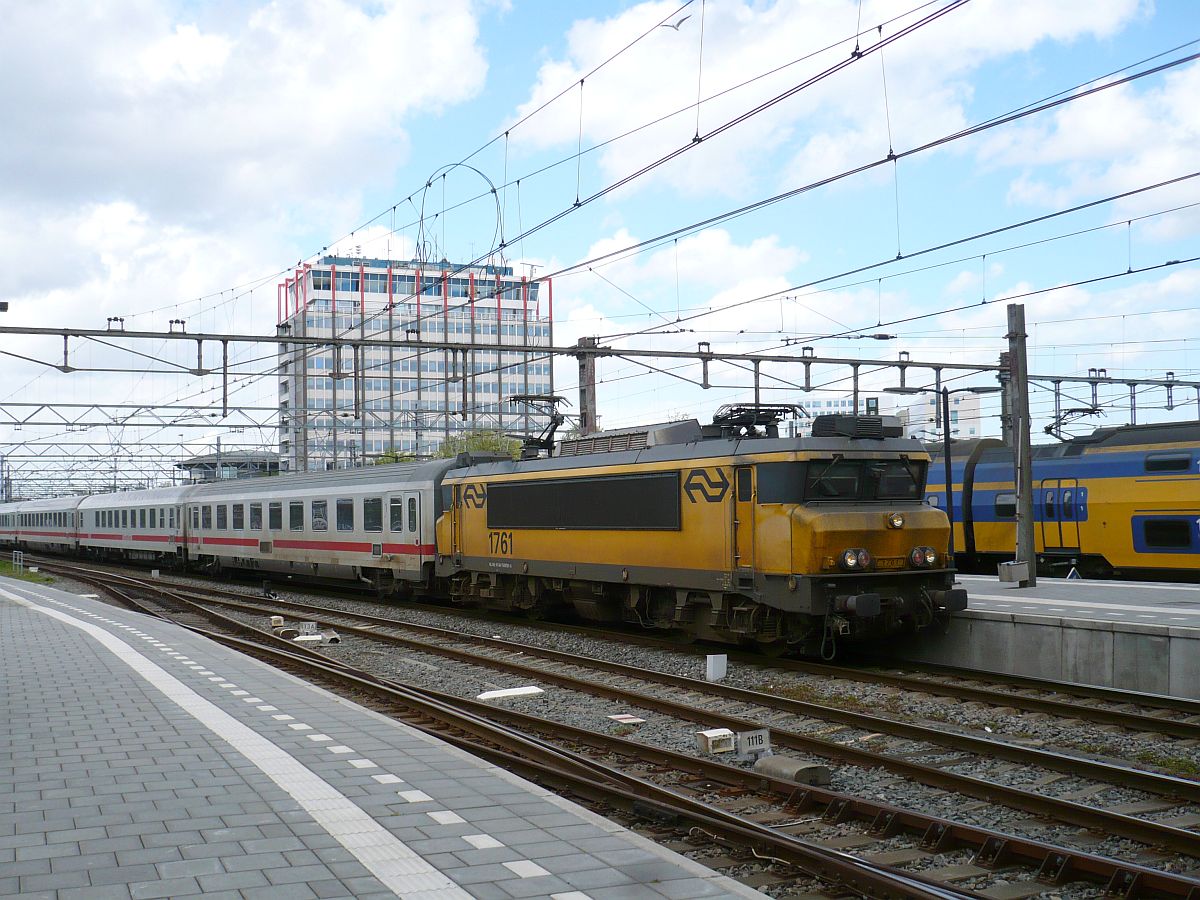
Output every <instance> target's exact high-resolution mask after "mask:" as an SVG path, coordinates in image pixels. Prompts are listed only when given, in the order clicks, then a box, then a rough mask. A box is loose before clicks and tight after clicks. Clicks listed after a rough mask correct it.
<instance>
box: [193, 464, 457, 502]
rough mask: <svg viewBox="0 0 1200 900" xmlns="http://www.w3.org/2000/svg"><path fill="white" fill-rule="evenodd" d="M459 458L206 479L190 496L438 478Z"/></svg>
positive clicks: (222, 495) (433, 479)
mask: <svg viewBox="0 0 1200 900" xmlns="http://www.w3.org/2000/svg"><path fill="white" fill-rule="evenodd" d="M460 464H461V463H460V462H459V460H458V459H435V460H430V461H427V462H405V463H388V464H386V465H382V466H367V467H365V468H362V469H336V470H334V471H332V472H297V473H295V474H286V475H279V476H272V477H270V478H242V479H236V478H235V479H230V480H227V481H214V482H206V483H204V484H197V485H195V486H194V487H193V488H192V491H193V492H192V494H191V495H190V497H189V498H188V499H196V500H199V499H202V498H208V497H227V496H230V495H237V494H240V493H246V492H250V493H259V492H261V491H278V492H280V493H283V492H291V491H303V490H306V489H308V488H316V489H319V490H327V489H329V488H330V487H335V486H342V485H356V486H364V487H365V486H369V485H371V484H376V483H379V484H384V483H386V484H395V483H396V482H429V481H436V480H437V479H438V478H440V477H441V476H442V475H444V474H445V473H446V471H447V470H448V469H453V468H455V467H456V466H458V465H460Z"/></svg>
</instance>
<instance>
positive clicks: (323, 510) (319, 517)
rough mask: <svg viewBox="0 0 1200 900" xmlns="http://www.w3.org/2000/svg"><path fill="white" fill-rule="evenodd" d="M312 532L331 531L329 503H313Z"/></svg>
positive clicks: (319, 501)
mask: <svg viewBox="0 0 1200 900" xmlns="http://www.w3.org/2000/svg"><path fill="white" fill-rule="evenodd" d="M312 530H313V531H328V530H329V501H328V500H314V501H313V502H312Z"/></svg>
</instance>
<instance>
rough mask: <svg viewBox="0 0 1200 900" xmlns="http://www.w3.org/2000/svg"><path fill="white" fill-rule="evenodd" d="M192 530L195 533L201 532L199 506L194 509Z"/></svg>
mask: <svg viewBox="0 0 1200 900" xmlns="http://www.w3.org/2000/svg"><path fill="white" fill-rule="evenodd" d="M192 529H193V530H195V531H199V530H200V507H198V506H193V507H192Z"/></svg>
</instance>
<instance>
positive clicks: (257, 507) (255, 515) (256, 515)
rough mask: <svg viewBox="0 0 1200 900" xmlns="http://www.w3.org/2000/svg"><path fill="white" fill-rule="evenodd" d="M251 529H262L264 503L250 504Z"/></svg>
mask: <svg viewBox="0 0 1200 900" xmlns="http://www.w3.org/2000/svg"><path fill="white" fill-rule="evenodd" d="M250 530H251V531H262V504H261V503H251V504H250Z"/></svg>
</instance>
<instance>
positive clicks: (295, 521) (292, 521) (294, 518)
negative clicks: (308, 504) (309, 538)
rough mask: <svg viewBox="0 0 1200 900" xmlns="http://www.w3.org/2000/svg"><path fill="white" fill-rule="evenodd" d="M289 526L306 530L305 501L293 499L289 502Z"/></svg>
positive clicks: (296, 529)
mask: <svg viewBox="0 0 1200 900" xmlns="http://www.w3.org/2000/svg"><path fill="white" fill-rule="evenodd" d="M288 526H289V527H290V528H291V529H292V531H303V530H304V501H303V500H293V501H292V502H291V503H289V504H288Z"/></svg>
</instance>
